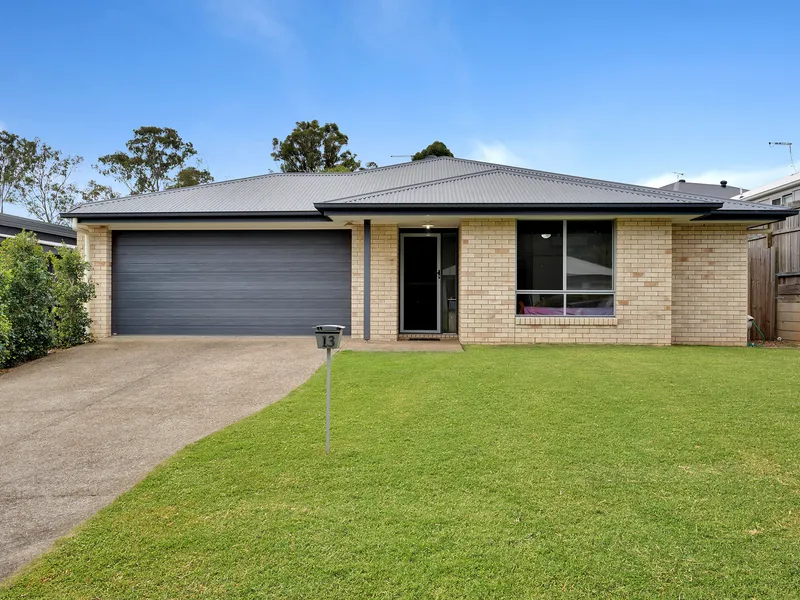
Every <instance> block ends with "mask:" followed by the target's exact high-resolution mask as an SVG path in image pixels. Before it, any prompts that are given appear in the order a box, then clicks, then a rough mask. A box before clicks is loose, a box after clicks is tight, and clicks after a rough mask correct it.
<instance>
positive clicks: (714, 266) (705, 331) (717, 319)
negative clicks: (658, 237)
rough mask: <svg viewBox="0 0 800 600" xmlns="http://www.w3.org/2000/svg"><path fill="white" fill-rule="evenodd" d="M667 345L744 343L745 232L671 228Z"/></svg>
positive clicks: (730, 227)
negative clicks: (671, 275)
mask: <svg viewBox="0 0 800 600" xmlns="http://www.w3.org/2000/svg"><path fill="white" fill-rule="evenodd" d="M672 261H673V262H672V270H673V282H672V343H674V344H703V345H715V346H736V345H739V346H740V345H744V344H746V343H747V230H746V229H745V225H742V224H699V223H698V224H676V225H675V226H674V228H673V235H672Z"/></svg>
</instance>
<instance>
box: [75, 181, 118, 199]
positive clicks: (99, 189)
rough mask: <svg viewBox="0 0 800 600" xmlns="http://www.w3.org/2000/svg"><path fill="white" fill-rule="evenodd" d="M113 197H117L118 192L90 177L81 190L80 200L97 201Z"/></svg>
mask: <svg viewBox="0 0 800 600" xmlns="http://www.w3.org/2000/svg"><path fill="white" fill-rule="evenodd" d="M113 198H119V194H118V193H117V192H115V191H114V190H113V189H112V188H111V186H108V185H103V184H102V183H97V182H96V181H95V180H94V179H90V180H89V183H87V184H86V187H85V188H83V189H82V190H81V200H82V201H83V202H98V201H100V200H111V199H113Z"/></svg>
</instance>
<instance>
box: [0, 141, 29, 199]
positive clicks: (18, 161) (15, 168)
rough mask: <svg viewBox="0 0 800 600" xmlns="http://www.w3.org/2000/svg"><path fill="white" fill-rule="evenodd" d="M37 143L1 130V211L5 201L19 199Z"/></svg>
mask: <svg viewBox="0 0 800 600" xmlns="http://www.w3.org/2000/svg"><path fill="white" fill-rule="evenodd" d="M34 149H35V143H34V142H31V141H29V140H26V139H25V138H22V137H20V136H18V135H16V134H14V133H10V132H8V131H6V130H4V129H3V130H0V213H2V212H3V207H4V205H5V203H6V202H7V203H9V204H14V203H15V202H18V201H19V186H20V184H21V183H22V179H23V178H24V176H25V172H26V171H27V169H28V166H29V161H30V156H31V153H32V152H33V150H34Z"/></svg>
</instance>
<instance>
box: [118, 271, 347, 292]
mask: <svg viewBox="0 0 800 600" xmlns="http://www.w3.org/2000/svg"><path fill="white" fill-rule="evenodd" d="M173 270H174V269H173ZM154 272H157V271H150V272H149V273H145V272H141V273H126V274H125V275H126V276H125V278H124V279H123V280H121V281H120V282H119V284H118V285H117V287H116V288H115V289H116V290H117V291H123V292H129V291H136V290H147V291H159V290H169V289H176V290H181V289H185V290H186V291H189V292H190V291H192V290H209V289H219V288H220V284H224V285H226V286H229V287H231V288H234V289H264V288H265V287H267V286H269V287H270V288H275V287H277V288H287V287H292V288H294V289H317V290H318V289H320V286H321V285H329V286H332V287H334V288H339V287H341V285H340V284H341V280H342V277H349V271H343V270H339V271H336V272H334V273H327V272H326V273H318V272H316V273H315V272H311V273H309V272H306V271H300V272H291V271H290V272H284V273H282V274H281V276H280V277H278V276H277V275H276V274H275V273H255V274H252V275H251V274H249V273H248V272H246V271H236V272H230V271H228V272H223V273H196V272H183V273H172V274H171V276H170V278H169V280H168V281H155V280H154V278H153V276H152V275H153V273H154Z"/></svg>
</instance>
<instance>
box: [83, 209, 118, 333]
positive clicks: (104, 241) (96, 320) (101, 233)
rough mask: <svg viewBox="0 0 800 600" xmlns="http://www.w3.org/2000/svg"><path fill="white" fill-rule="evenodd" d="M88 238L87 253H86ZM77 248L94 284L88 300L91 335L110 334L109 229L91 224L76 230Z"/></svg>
mask: <svg viewBox="0 0 800 600" xmlns="http://www.w3.org/2000/svg"><path fill="white" fill-rule="evenodd" d="M87 238H88V250H89V255H88V256H85V254H86V246H87V244H86V239H87ZM77 243H78V249H79V250H80V252H81V253H82V254H84V258H85V259H86V260H87V261H88V262H89V263H90V264H91V270H90V274H89V276H90V277H91V280H92V282H94V284H95V294H96V296H95V298H94V299H93V300H91V301H90V302H89V317H90V318H91V319H92V335H93V336H94V337H95V339H100V338H105V337H109V336H110V335H111V231H109V229H108V227H104V226H95V225H91V226H88V227H87V228H86V230H85V231H84V230H81V231H78V242H77Z"/></svg>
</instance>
